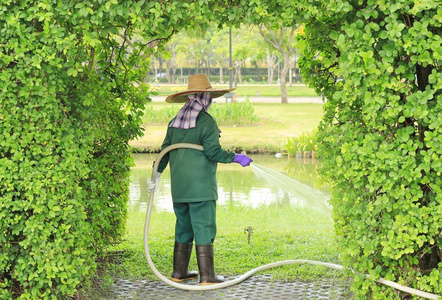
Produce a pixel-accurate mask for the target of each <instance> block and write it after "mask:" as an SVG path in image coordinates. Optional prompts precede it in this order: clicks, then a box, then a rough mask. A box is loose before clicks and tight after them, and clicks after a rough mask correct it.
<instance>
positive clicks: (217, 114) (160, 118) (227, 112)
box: [143, 101, 258, 126]
mask: <svg viewBox="0 0 442 300" xmlns="http://www.w3.org/2000/svg"><path fill="white" fill-rule="evenodd" d="M182 106H183V105H169V106H166V107H163V108H160V109H154V108H153V107H152V106H151V105H149V106H147V108H146V109H145V111H144V116H143V121H144V124H147V125H152V124H167V123H169V122H170V120H172V118H174V117H175V116H176V114H177V113H178V111H179V110H180V109H181V107H182ZM209 113H210V115H211V116H212V117H213V118H214V119H215V120H216V121H217V123H218V125H220V126H248V125H253V124H255V123H256V122H258V117H257V116H256V114H255V109H254V108H253V105H252V104H251V103H250V102H249V101H246V102H232V103H225V104H217V103H214V104H212V106H211V107H210V110H209Z"/></svg>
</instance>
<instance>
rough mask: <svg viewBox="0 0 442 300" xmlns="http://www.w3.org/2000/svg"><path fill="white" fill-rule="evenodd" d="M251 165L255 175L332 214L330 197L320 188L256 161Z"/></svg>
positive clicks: (304, 202) (305, 204) (301, 202)
mask: <svg viewBox="0 0 442 300" xmlns="http://www.w3.org/2000/svg"><path fill="white" fill-rule="evenodd" d="M250 166H251V167H252V170H253V173H254V174H255V176H257V177H258V178H260V179H262V180H265V181H266V182H267V183H268V184H270V185H271V186H274V187H277V188H279V189H281V190H283V191H284V192H286V193H288V194H289V195H290V196H291V197H296V199H297V200H298V201H299V203H300V205H302V206H306V207H310V208H314V209H316V210H318V211H320V212H322V213H324V214H326V215H330V214H331V207H330V206H329V205H328V203H327V201H328V200H329V199H330V197H329V196H328V195H326V194H324V193H323V192H321V191H320V190H317V189H314V188H312V187H310V186H308V185H306V184H304V183H302V182H299V181H297V180H295V179H293V178H290V177H287V176H285V175H284V174H281V173H279V172H277V171H275V170H272V169H270V168H267V167H264V166H261V165H258V164H256V163H252V164H250Z"/></svg>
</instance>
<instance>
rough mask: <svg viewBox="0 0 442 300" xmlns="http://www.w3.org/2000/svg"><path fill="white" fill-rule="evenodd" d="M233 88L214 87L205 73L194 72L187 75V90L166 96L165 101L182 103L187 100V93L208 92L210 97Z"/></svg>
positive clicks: (217, 95)
mask: <svg viewBox="0 0 442 300" xmlns="http://www.w3.org/2000/svg"><path fill="white" fill-rule="evenodd" d="M233 90H234V88H233V89H222V90H220V89H214V88H212V85H211V84H210V81H209V77H207V75H205V74H196V75H191V76H189V82H188V86H187V90H185V91H182V92H179V93H175V94H173V95H170V96H168V97H167V98H166V102H169V103H182V102H187V100H188V98H187V95H190V94H196V93H204V92H210V93H212V98H218V97H221V96H222V95H224V94H226V93H229V92H231V91H233Z"/></svg>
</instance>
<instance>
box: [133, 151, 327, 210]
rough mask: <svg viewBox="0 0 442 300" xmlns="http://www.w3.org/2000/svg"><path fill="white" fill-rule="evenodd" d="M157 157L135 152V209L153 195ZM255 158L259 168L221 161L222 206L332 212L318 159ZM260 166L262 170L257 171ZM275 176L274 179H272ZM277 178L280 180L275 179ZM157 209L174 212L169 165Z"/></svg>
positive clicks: (158, 193)
mask: <svg viewBox="0 0 442 300" xmlns="http://www.w3.org/2000/svg"><path fill="white" fill-rule="evenodd" d="M156 157H157V155H155V154H134V160H135V166H134V167H133V168H132V172H131V184H130V200H129V201H130V202H129V210H131V211H139V210H141V211H144V210H146V207H147V200H148V197H149V194H148V192H147V180H148V179H149V178H150V176H151V173H152V164H153V161H154V160H155V159H156ZM251 157H252V158H253V160H254V165H255V167H246V168H242V167H241V166H240V165H238V164H218V173H217V180H218V205H227V204H229V205H238V206H247V207H252V208H258V207H260V206H263V205H264V206H265V205H270V204H278V205H281V206H308V207H309V208H312V209H315V210H319V211H321V212H325V213H326V214H329V213H330V208H329V206H328V204H326V202H327V200H328V199H329V193H328V190H327V187H326V186H325V185H324V184H322V183H321V181H320V179H319V176H318V174H317V172H316V170H317V167H318V164H319V163H318V162H317V161H316V162H315V161H312V159H293V158H292V159H287V158H279V159H278V158H275V157H274V156H270V155H251ZM257 167H259V168H257ZM253 169H255V172H254V171H253ZM257 169H260V171H258V172H257V171H256V170H257ZM259 173H261V174H259ZM271 178H273V180H269V179H271ZM275 178H277V179H276V180H274V179H275ZM154 210H166V211H173V209H172V200H171V194H170V173H169V168H166V170H165V171H164V173H163V174H162V176H161V182H160V187H159V189H158V190H157V192H156V193H155V202H154Z"/></svg>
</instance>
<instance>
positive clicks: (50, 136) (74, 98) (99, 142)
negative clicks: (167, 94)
mask: <svg viewBox="0 0 442 300" xmlns="http://www.w3.org/2000/svg"><path fill="white" fill-rule="evenodd" d="M112 3H113V2H112ZM112 3H111V2H109V3H106V4H101V2H100V3H97V2H94V1H83V2H82V1H75V2H62V1H59V2H55V3H54V5H52V4H48V3H47V2H45V1H20V2H11V1H6V2H5V1H3V2H2V3H1V4H0V12H1V13H0V32H1V36H2V38H1V40H0V45H1V46H0V49H1V50H0V90H1V98H0V103H1V106H0V127H1V131H2V133H1V135H0V180H1V185H0V298H2V299H5V298H13V297H14V298H15V297H20V298H24V299H49V298H52V299H63V298H67V297H72V296H73V295H75V293H76V292H77V291H78V289H79V288H80V287H82V286H86V285H87V282H88V280H89V279H90V278H91V276H92V275H93V274H94V271H95V268H96V264H95V259H96V258H97V256H99V255H100V254H101V253H102V252H103V251H104V250H105V247H106V246H107V245H109V244H110V243H113V242H115V241H117V240H118V239H119V237H120V236H121V234H122V232H123V227H124V224H125V218H126V203H127V198H128V172H129V170H130V165H131V154H130V152H129V149H128V146H127V144H128V141H129V140H131V139H133V138H134V137H136V136H138V135H139V134H140V133H141V130H140V126H139V124H140V116H141V112H140V109H141V108H142V107H143V105H144V102H145V100H144V99H145V98H146V96H147V95H146V93H145V90H144V89H142V88H138V87H136V84H129V82H132V83H133V82H136V81H137V79H140V78H142V77H143V76H144V74H145V72H146V68H145V64H147V62H145V59H144V61H136V59H135V57H136V56H138V54H139V52H140V48H137V47H136V45H132V46H133V47H131V49H130V51H128V44H127V43H126V44H125V43H120V42H119V41H118V39H117V38H116V37H117V35H118V34H119V30H120V29H119V28H125V30H126V31H125V33H126V34H127V36H128V37H130V35H131V34H132V33H131V30H132V28H131V27H130V26H127V22H126V20H125V19H124V18H122V15H125V16H126V18H128V16H127V15H128V13H129V9H128V8H127V7H126V8H125V7H123V6H118V4H115V3H113V4H112ZM137 5H138V9H139V10H138V11H141V10H140V6H139V5H140V4H137ZM137 5H132V6H130V7H131V9H133V10H136V9H137V7H136V6H137ZM152 5H154V4H153V3H152ZM116 10H117V11H118V14H116V13H115V11H116ZM132 17H133V15H132ZM149 22H150V21H149ZM157 30H158V28H157ZM133 52H135V54H136V55H135V54H134V56H131V55H130V53H133ZM135 63H136V66H137V68H133V66H134V65H135Z"/></svg>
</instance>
